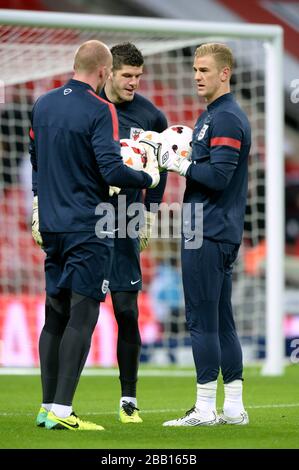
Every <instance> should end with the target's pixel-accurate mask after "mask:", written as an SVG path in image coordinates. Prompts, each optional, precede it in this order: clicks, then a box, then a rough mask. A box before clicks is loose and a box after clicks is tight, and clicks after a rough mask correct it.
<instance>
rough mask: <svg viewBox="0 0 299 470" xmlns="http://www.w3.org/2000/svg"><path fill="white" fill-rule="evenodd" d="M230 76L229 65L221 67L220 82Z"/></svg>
mask: <svg viewBox="0 0 299 470" xmlns="http://www.w3.org/2000/svg"><path fill="white" fill-rule="evenodd" d="M230 76H231V70H230V68H229V67H223V69H222V71H221V73H220V80H221V81H222V82H226V81H227V80H229V79H230Z"/></svg>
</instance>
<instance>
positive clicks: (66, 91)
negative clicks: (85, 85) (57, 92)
mask: <svg viewBox="0 0 299 470" xmlns="http://www.w3.org/2000/svg"><path fill="white" fill-rule="evenodd" d="M72 91H73V90H72V89H71V88H66V89H65V90H63V94H64V96H66V95H68V94H69V93H72Z"/></svg>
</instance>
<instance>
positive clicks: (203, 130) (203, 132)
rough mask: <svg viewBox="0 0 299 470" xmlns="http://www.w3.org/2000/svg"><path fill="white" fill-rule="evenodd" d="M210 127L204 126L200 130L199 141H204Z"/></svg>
mask: <svg viewBox="0 0 299 470" xmlns="http://www.w3.org/2000/svg"><path fill="white" fill-rule="evenodd" d="M208 127H209V125H208V124H204V125H203V126H202V128H201V130H200V133H199V134H198V137H197V140H202V139H203V138H204V136H205V133H206V131H207V129H208Z"/></svg>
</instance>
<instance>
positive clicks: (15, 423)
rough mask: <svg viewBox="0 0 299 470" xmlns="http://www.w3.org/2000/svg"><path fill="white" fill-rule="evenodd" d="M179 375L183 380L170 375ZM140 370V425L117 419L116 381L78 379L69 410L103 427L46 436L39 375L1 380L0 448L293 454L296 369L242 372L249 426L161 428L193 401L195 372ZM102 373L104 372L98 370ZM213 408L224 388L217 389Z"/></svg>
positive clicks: (298, 420) (298, 399) (297, 430)
mask: <svg viewBox="0 0 299 470" xmlns="http://www.w3.org/2000/svg"><path fill="white" fill-rule="evenodd" d="M180 371H181V372H183V373H185V374H186V376H177V375H174V373H175V372H180ZM146 372H148V373H149V370H148V369H147V368H141V373H140V378H139V385H138V399H139V402H138V404H139V407H140V409H141V416H142V418H143V420H144V422H143V423H142V424H138V425H123V424H121V423H120V422H119V421H118V418H117V410H118V403H119V383H118V377H117V371H115V374H113V375H112V376H105V375H100V376H87V375H84V376H82V378H81V381H80V384H79V387H78V389H77V392H76V396H75V401H74V409H75V411H76V413H77V414H78V415H79V416H80V417H81V418H83V419H84V418H85V419H88V420H90V421H94V422H96V423H99V424H101V425H103V426H104V427H105V431H103V432H72V431H48V430H46V429H42V428H37V427H36V426H35V417H36V414H37V411H38V408H39V404H40V391H41V388H40V378H39V377H38V376H15V375H1V376H0V384H1V394H0V448H1V449H116V448H117V449H138V448H139V449H225V448H228V449H274V448H279V449H295V448H296V449H298V448H299V366H298V365H292V366H289V367H287V369H286V372H285V374H284V376H282V377H263V376H261V375H260V374H259V370H258V368H247V369H246V371H245V383H244V401H245V405H246V408H247V410H248V413H249V417H250V424H249V425H248V426H244V427H243V426H212V427H191V428H163V427H162V423H163V421H165V420H168V419H172V418H176V417H179V416H182V415H183V414H184V412H185V411H186V410H187V409H189V408H191V406H192V405H193V404H194V398H195V378H194V373H193V371H192V370H190V369H189V370H187V369H178V368H173V369H167V370H166V369H159V370H158V373H159V374H158V375H156V376H147V375H146ZM102 373H105V371H102ZM219 392H220V393H219V400H218V404H217V405H218V408H219V409H220V407H221V401H222V397H223V386H222V385H221V382H220V386H219Z"/></svg>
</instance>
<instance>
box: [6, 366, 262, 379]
mask: <svg viewBox="0 0 299 470" xmlns="http://www.w3.org/2000/svg"><path fill="white" fill-rule="evenodd" d="M1 375H19V376H24V375H25V376H36V375H40V369H39V368H37V367H0V376H1ZM82 375H83V376H86V377H118V375H119V372H118V369H116V368H107V369H106V368H103V369H92V368H91V369H89V368H86V369H84V370H83V372H82ZM260 375H261V374H260V371H259V370H258V369H256V367H255V366H252V367H248V369H247V370H246V372H245V376H246V377H252V376H260ZM138 376H139V377H194V378H195V377H196V373H195V369H190V370H180V369H166V368H165V369H163V368H162V369H154V368H153V369H139V371H138Z"/></svg>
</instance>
